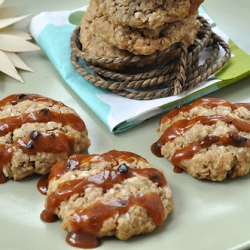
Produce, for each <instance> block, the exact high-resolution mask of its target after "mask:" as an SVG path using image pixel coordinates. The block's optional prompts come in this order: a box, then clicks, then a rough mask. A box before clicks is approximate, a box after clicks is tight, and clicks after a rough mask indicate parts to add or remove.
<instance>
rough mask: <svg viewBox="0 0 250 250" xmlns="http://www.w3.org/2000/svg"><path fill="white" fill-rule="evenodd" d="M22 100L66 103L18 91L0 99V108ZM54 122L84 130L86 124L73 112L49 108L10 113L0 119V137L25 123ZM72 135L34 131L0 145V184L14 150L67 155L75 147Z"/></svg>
mask: <svg viewBox="0 0 250 250" xmlns="http://www.w3.org/2000/svg"><path fill="white" fill-rule="evenodd" d="M25 100H31V101H39V102H50V103H51V105H53V104H59V105H61V106H65V105H64V104H62V103H61V102H57V101H54V100H52V99H49V98H46V97H42V96H40V95H35V94H28V95H27V94H21V95H20V94H19V95H17V94H16V95H11V96H9V97H6V98H5V99H3V100H1V101H0V110H2V109H3V107H4V106H6V105H16V104H17V103H19V102H21V101H25ZM51 121H54V122H57V123H60V124H62V125H63V126H67V125H69V126H71V127H72V128H74V129H76V130H77V131H80V132H81V131H83V130H84V129H85V128H86V127H85V123H84V122H83V121H82V120H81V119H80V117H78V116H77V115H75V114H70V113H68V114H63V113H56V112H53V111H50V110H49V109H48V108H46V109H42V110H38V111H34V112H30V113H25V114H21V115H19V116H10V117H6V118H2V119H0V136H5V135H6V134H7V133H9V132H12V131H14V130H15V129H17V128H20V127H21V126H22V125H23V124H25V123H36V122H37V123H46V122H51ZM74 142H75V141H74V138H73V136H66V135H64V134H58V133H39V132H38V131H33V132H31V134H30V135H29V137H27V138H23V139H22V138H19V139H17V140H16V141H14V142H13V144H12V145H7V146H6V145H0V155H1V163H0V183H4V182H6V181H7V178H6V177H5V175H4V173H3V168H4V166H5V165H6V164H7V163H8V162H9V161H11V158H12V156H13V153H14V152H15V151H16V150H18V149H21V150H22V151H23V152H24V153H26V154H28V155H32V154H36V153H37V152H47V153H49V152H51V153H64V152H68V155H70V154H72V153H73V151H74V150H73V149H74Z"/></svg>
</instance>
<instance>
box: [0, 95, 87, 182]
mask: <svg viewBox="0 0 250 250" xmlns="http://www.w3.org/2000/svg"><path fill="white" fill-rule="evenodd" d="M0 126H1V129H0V154H1V164H0V176H1V178H0V179H1V182H4V181H6V180H7V178H14V179H15V180H20V179H23V178H24V177H26V176H28V175H32V174H34V173H36V174H47V173H49V172H50V169H51V167H52V166H53V165H54V164H55V163H56V162H58V161H60V160H62V159H65V158H66V157H68V156H69V155H71V154H73V153H80V152H81V151H82V150H84V149H86V148H87V147H88V146H89V145H90V141H89V138H88V132H87V129H86V126H85V123H84V122H83V120H82V119H81V118H80V117H79V116H78V115H77V114H76V112H75V111H74V110H73V109H71V108H69V107H67V106H66V105H64V104H63V103H61V102H58V101H55V100H52V99H50V98H46V97H43V96H40V95H37V94H13V95H11V96H8V97H6V98H5V99H3V100H1V101H0Z"/></svg>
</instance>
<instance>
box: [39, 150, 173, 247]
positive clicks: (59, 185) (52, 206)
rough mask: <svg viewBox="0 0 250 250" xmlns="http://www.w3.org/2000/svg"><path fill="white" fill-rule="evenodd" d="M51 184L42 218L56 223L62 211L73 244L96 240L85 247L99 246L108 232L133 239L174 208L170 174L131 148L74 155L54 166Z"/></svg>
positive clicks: (160, 220) (63, 223) (159, 224)
mask: <svg viewBox="0 0 250 250" xmlns="http://www.w3.org/2000/svg"><path fill="white" fill-rule="evenodd" d="M48 183H49V185H48V191H47V198H46V203H45V210H44V211H43V212H42V214H41V218H42V219H43V220H44V221H47V222H49V221H50V222H51V221H53V220H54V218H53V214H56V215H57V216H58V217H59V218H60V219H62V227H63V229H64V230H67V231H68V232H69V234H68V236H67V242H68V243H70V244H72V242H73V241H72V240H71V239H73V238H77V239H79V240H80V239H81V238H82V239H89V240H90V243H88V242H87V240H86V242H81V246H82V247H90V246H91V247H93V246H96V245H95V244H98V243H97V239H98V238H101V237H103V236H111V235H115V236H116V237H117V238H119V239H121V240H127V239H128V238H130V237H131V236H133V235H138V234H146V233H149V232H151V231H153V230H154V229H155V228H156V227H157V226H161V225H162V224H163V222H164V220H165V219H166V218H167V216H168V214H169V213H170V212H171V211H172V210H173V198H172V194H171V189H170V187H169V184H168V182H167V180H166V178H165V176H164V173H163V172H162V171H160V170H159V169H157V168H155V167H154V166H152V165H151V164H150V163H148V162H147V161H146V160H145V159H144V158H142V157H140V156H139V155H136V154H134V153H131V152H125V151H116V150H111V151H109V152H107V153H104V154H93V155H84V154H82V155H79V154H75V155H72V156H70V157H69V158H68V159H67V160H64V161H62V162H60V163H57V164H56V165H55V166H54V167H53V168H52V170H51V173H50V175H49V179H48ZM48 218H49V219H48ZM50 218H53V219H52V220H51V219H50ZM78 243H79V242H78ZM84 244H85V245H84ZM86 244H90V245H86ZM79 246H80V245H79Z"/></svg>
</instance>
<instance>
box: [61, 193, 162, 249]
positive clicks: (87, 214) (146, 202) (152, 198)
mask: <svg viewBox="0 0 250 250" xmlns="http://www.w3.org/2000/svg"><path fill="white" fill-rule="evenodd" d="M134 205H138V206H142V207H143V208H144V209H146V210H147V212H148V213H149V214H150V216H151V217H152V219H153V221H154V223H155V225H156V226H161V225H162V224H163V221H164V207H163V204H162V201H161V199H160V197H159V195H158V194H156V193H149V194H144V195H140V196H137V197H133V196H130V197H126V198H121V199H114V200H112V201H109V202H96V203H94V204H92V205H91V206H90V207H88V208H85V209H79V210H78V211H76V212H75V214H74V215H73V217H72V219H71V221H70V224H71V227H72V232H70V233H69V234H68V236H67V238H66V241H67V242H68V243H69V244H70V245H72V246H77V247H83V248H90V247H91V248H93V247H97V246H99V245H100V243H99V241H98V239H97V237H95V236H96V235H97V233H98V231H99V230H100V228H101V226H102V224H103V222H104V221H105V220H107V219H108V218H110V217H112V216H114V215H115V214H124V213H126V212H127V211H128V210H129V208H130V207H131V206H134ZM83 225H84V226H83ZM86 238H87V240H86Z"/></svg>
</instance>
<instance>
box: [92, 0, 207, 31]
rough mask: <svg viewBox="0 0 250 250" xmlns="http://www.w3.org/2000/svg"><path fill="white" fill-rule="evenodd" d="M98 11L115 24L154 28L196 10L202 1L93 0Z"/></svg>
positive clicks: (179, 18) (182, 17) (177, 19)
mask: <svg viewBox="0 0 250 250" xmlns="http://www.w3.org/2000/svg"><path fill="white" fill-rule="evenodd" d="M95 1H96V3H97V5H98V9H99V10H100V12H101V13H102V14H103V15H105V16H108V19H109V20H110V21H111V22H112V23H115V24H118V25H122V26H131V27H135V28H147V29H155V28H157V27H159V26H161V25H163V24H164V23H167V22H176V21H180V20H182V19H184V18H185V17H187V16H188V15H190V14H193V13H195V12H196V11H197V9H198V7H199V5H200V4H201V3H202V2H203V0H200V1H190V0H181V1H180V0H178V1H175V0H162V1H155V0H135V1H131V0H124V1H118V0H95Z"/></svg>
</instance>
